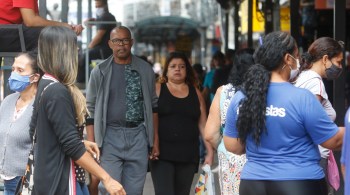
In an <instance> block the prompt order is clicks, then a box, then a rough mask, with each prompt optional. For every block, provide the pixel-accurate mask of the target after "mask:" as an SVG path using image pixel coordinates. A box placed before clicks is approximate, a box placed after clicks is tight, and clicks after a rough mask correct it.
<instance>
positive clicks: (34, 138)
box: [31, 81, 57, 150]
mask: <svg viewBox="0 0 350 195" xmlns="http://www.w3.org/2000/svg"><path fill="white" fill-rule="evenodd" d="M55 83H57V81H53V82H51V83H49V84H48V85H46V87H45V88H44V89H43V91H42V92H41V94H40V97H39V102H38V104H37V107H39V105H40V102H41V98H42V96H43V94H44V92H45V90H46V89H47V88H48V87H49V86H51V85H52V84H55ZM38 113H39V111H38V109H36V113H35V114H36V116H38ZM36 120H38V118H36ZM35 142H36V122H35V128H34V134H33V143H32V149H31V150H34V145H35Z"/></svg>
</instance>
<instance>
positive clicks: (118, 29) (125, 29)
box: [110, 26, 132, 39]
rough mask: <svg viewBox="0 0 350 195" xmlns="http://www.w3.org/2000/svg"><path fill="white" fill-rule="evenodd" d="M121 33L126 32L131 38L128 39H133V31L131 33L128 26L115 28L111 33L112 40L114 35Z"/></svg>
mask: <svg viewBox="0 0 350 195" xmlns="http://www.w3.org/2000/svg"><path fill="white" fill-rule="evenodd" d="M120 31H123V32H126V33H127V35H128V36H129V37H128V38H130V39H131V38H132V37H131V31H130V29H129V28H128V27H126V26H117V27H115V28H113V30H112V31H111V33H110V39H112V37H113V35H115V34H117V33H118V32H120Z"/></svg>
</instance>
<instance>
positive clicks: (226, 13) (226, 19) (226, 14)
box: [224, 10, 229, 52]
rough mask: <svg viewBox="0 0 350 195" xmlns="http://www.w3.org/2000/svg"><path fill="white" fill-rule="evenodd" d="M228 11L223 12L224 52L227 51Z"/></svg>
mask: <svg viewBox="0 0 350 195" xmlns="http://www.w3.org/2000/svg"><path fill="white" fill-rule="evenodd" d="M228 26H229V10H225V50H224V51H225V52H226V51H227V50H228V40H229V39H228Z"/></svg>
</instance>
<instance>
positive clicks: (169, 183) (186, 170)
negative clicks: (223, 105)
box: [151, 52, 213, 195]
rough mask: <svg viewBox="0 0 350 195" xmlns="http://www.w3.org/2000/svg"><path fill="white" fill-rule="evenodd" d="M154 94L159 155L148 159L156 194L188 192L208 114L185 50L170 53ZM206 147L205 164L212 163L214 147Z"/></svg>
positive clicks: (208, 145)
mask: <svg viewBox="0 0 350 195" xmlns="http://www.w3.org/2000/svg"><path fill="white" fill-rule="evenodd" d="M156 93H157V95H158V97H159V100H158V116H159V129H158V136H159V151H160V154H159V156H158V158H157V159H154V160H153V161H151V174H152V180H153V184H154V189H155V194H156V195H172V194H173V195H178V194H189V193H190V189H191V184H192V181H193V176H194V174H195V173H196V172H197V170H198V161H199V140H198V137H199V134H203V131H204V126H205V122H206V118H207V115H206V112H205V103H204V100H203V97H202V96H201V93H200V91H199V90H198V89H197V88H196V81H195V76H194V71H193V69H192V67H191V64H190V62H189V61H188V58H187V57H186V55H185V54H184V53H182V52H172V53H170V54H169V57H168V58H167V60H166V63H165V66H164V71H163V73H162V77H161V80H160V83H157V84H156ZM206 147H207V151H208V152H207V155H206V158H205V161H204V164H209V165H211V164H212V161H213V149H212V147H211V146H210V144H209V143H207V142H206Z"/></svg>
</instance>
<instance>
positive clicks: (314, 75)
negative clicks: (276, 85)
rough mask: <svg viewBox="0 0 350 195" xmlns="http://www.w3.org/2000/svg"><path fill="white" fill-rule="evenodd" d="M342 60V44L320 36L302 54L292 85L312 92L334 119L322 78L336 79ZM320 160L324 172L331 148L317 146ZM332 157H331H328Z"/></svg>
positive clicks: (333, 112) (334, 114)
mask: <svg viewBox="0 0 350 195" xmlns="http://www.w3.org/2000/svg"><path fill="white" fill-rule="evenodd" d="M342 60H343V45H342V44H341V43H339V42H338V41H336V40H334V39H333V38H330V37H322V38H319V39H317V40H316V41H314V42H313V43H312V44H311V45H310V47H309V49H308V51H307V52H306V53H304V54H303V55H302V62H303V66H302V67H301V72H300V75H299V76H298V78H297V79H296V81H295V82H294V85H295V86H296V87H300V88H305V89H307V90H309V91H310V92H311V93H313V94H314V95H315V96H316V97H317V99H318V100H319V101H320V102H321V104H322V106H323V108H324V109H325V111H326V112H327V115H328V116H329V117H330V118H331V119H332V120H333V121H334V120H335V118H336V112H335V110H334V108H333V107H332V104H331V102H330V101H329V100H328V95H327V93H326V89H325V86H324V83H323V81H322V79H323V78H325V79H328V80H333V79H336V78H338V77H339V76H340V74H341V72H342V70H343V69H342V65H341V62H342ZM319 150H320V154H321V157H322V158H321V161H320V165H321V166H322V168H323V171H324V172H325V174H326V180H327V181H328V179H327V176H328V174H327V167H328V158H329V157H330V155H333V153H332V152H331V150H329V149H326V148H324V147H322V146H319ZM330 159H333V158H330ZM332 194H334V189H333V187H332V186H331V185H328V195H332Z"/></svg>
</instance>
